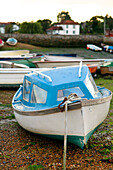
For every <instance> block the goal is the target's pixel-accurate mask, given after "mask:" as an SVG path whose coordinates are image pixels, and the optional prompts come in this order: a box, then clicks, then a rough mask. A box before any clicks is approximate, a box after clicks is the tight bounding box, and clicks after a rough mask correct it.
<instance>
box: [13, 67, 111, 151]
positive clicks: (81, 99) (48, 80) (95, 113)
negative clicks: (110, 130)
mask: <svg viewBox="0 0 113 170" xmlns="http://www.w3.org/2000/svg"><path fill="white" fill-rule="evenodd" d="M111 98H112V93H111V92H110V91H109V90H108V89H106V88H104V87H103V88H101V87H97V86H96V84H95V82H94V80H93V78H92V75H91V73H90V72H89V69H88V67H87V66H82V65H80V67H78V66H73V67H62V68H54V69H50V70H47V71H43V72H41V73H38V72H31V73H29V74H27V75H25V77H24V82H23V86H21V87H20V88H19V90H18V91H17V92H16V94H15V96H14V97H13V101H12V106H13V110H14V114H15V117H16V119H17V121H18V123H19V124H20V125H21V126H22V127H23V128H24V129H26V130H28V131H30V132H33V133H37V134H41V135H45V136H48V137H52V138H56V139H63V138H64V135H65V109H64V105H65V102H67V103H68V104H67V140H68V142H71V143H74V144H76V145H78V146H79V147H80V148H82V149H83V148H84V146H85V145H86V144H87V141H88V139H89V138H90V137H91V135H92V134H93V133H94V131H95V130H96V129H97V128H98V126H99V125H100V124H101V123H102V122H103V121H104V119H105V118H106V116H107V114H108V111H109V106H110V100H111ZM64 99H66V101H65V102H64Z"/></svg>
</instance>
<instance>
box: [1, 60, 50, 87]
mask: <svg viewBox="0 0 113 170" xmlns="http://www.w3.org/2000/svg"><path fill="white" fill-rule="evenodd" d="M3 64H4V63H1V64H0V66H1V67H0V87H10V88H12V87H19V86H20V85H22V84H23V79H24V75H25V74H28V73H30V72H32V71H39V72H40V71H43V70H47V69H45V68H39V69H38V68H29V67H27V66H25V65H23V64H20V65H19V64H18V65H17V64H16V66H17V67H16V66H14V65H13V67H10V65H8V63H7V64H6V63H5V64H4V65H3ZM12 64H13V63H12Z"/></svg>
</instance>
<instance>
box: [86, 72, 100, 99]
mask: <svg viewBox="0 0 113 170" xmlns="http://www.w3.org/2000/svg"><path fill="white" fill-rule="evenodd" d="M85 84H86V86H87V88H88V90H89V91H90V93H91V94H92V96H93V97H96V95H97V93H98V89H97V86H96V84H95V82H94V80H93V78H92V75H91V73H89V75H87V77H86V80H85Z"/></svg>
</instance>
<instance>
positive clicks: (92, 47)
mask: <svg viewBox="0 0 113 170" xmlns="http://www.w3.org/2000/svg"><path fill="white" fill-rule="evenodd" d="M89 49H90V50H93V51H102V48H100V47H98V46H96V45H93V44H87V50H89Z"/></svg>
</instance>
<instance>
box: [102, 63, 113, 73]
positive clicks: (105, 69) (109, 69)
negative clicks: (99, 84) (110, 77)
mask: <svg viewBox="0 0 113 170" xmlns="http://www.w3.org/2000/svg"><path fill="white" fill-rule="evenodd" d="M100 72H101V74H102V75H104V74H113V62H109V63H105V64H103V65H102V66H100Z"/></svg>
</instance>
